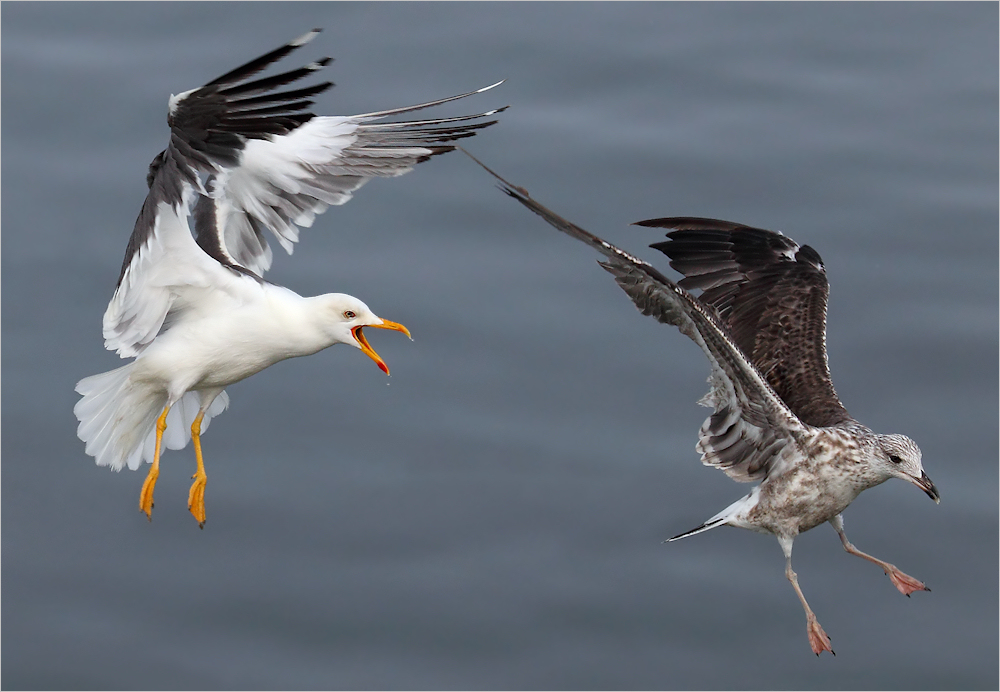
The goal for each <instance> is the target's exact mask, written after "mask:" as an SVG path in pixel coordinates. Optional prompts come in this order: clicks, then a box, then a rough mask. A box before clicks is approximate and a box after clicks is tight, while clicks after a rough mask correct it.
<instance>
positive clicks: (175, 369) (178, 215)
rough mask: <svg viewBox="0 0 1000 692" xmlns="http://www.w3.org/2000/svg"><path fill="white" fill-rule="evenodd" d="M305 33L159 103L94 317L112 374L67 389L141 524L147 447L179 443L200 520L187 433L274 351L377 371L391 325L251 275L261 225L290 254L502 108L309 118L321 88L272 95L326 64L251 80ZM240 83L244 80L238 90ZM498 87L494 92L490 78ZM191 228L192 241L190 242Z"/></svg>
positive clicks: (262, 256)
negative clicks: (137, 207) (375, 333)
mask: <svg viewBox="0 0 1000 692" xmlns="http://www.w3.org/2000/svg"><path fill="white" fill-rule="evenodd" d="M318 31H319V30H318V29H317V30H314V31H310V32H308V33H306V34H305V35H303V36H301V37H300V38H298V39H296V40H294V41H292V42H290V43H288V44H286V45H284V46H282V47H280V48H278V49H276V50H274V51H272V52H270V53H268V54H266V55H263V56H261V57H259V58H257V59H255V60H252V61H250V62H248V63H246V64H245V65H242V66H241V67H238V68H236V69H234V70H232V71H230V72H227V73H226V74H224V75H223V76H221V77H219V78H217V79H214V80H212V81H211V82H209V83H208V84H206V85H205V86H203V87H200V88H198V89H192V90H190V91H187V92H184V93H182V94H180V95H178V96H171V97H170V101H169V107H168V115H167V123H168V124H169V126H170V142H169V144H168V146H167V148H166V149H164V150H163V151H162V152H160V153H159V154H158V155H157V156H156V157H155V158H154V159H153V162H152V163H151V164H150V167H149V173H148V175H147V178H146V181H147V183H148V186H149V193H148V195H147V197H146V200H145V202H144V203H143V205H142V210H141V211H140V213H139V218H138V220H137V221H136V224H135V228H134V230H133V232H132V236H131V238H130V239H129V242H128V248H127V250H126V253H125V260H124V262H123V264H122V269H121V273H120V275H119V278H118V285H117V288H116V290H115V293H114V296H113V297H112V299H111V302H110V303H109V305H108V308H107V311H106V312H105V314H104V337H105V346H106V347H107V348H108V349H111V350H114V351H117V353H118V354H119V355H120V356H121V357H122V358H131V357H134V358H135V360H133V361H132V362H130V363H128V364H127V365H125V366H123V367H120V368H118V369H116V370H112V371H110V372H106V373H102V374H99V375H94V376H92V377H87V378H85V379H83V380H81V381H80V382H79V383H78V384H77V386H76V391H77V392H79V393H80V394H82V395H83V398H82V399H81V400H80V401H79V402H78V403H77V404H76V406H75V407H74V413H75V414H76V417H77V418H78V419H79V421H80V425H79V428H78V435H79V437H80V438H81V439H82V440H83V441H84V442H85V443H86V451H87V453H88V454H90V455H92V456H93V457H94V458H95V460H96V462H97V464H98V465H99V466H110V467H111V468H113V469H115V470H120V469H121V468H122V467H124V466H126V465H127V466H128V467H129V468H131V469H137V468H138V467H139V466H140V464H141V463H142V461H143V460H145V461H147V462H150V463H151V464H152V466H151V467H150V470H149V474H148V475H147V477H146V481H145V483H144V484H143V487H142V491H141V493H140V501H139V507H140V509H141V510H142V511H143V512H145V513H146V515H147V517H152V509H153V490H154V487H155V484H156V479H157V477H158V475H159V464H160V453H161V451H162V447H163V446H166V447H168V448H171V449H180V448H182V447H184V446H185V445H186V444H187V442H188V440H189V439H193V441H194V450H195V457H196V461H197V471H196V473H195V475H194V476H193V478H194V484H193V485H192V486H191V490H190V493H189V496H188V508H189V509H190V511H191V513H192V514H193V515H194V517H195V518H196V519H197V520H198V523H199V525H200V526H204V523H205V502H204V494H205V483H206V479H207V476H206V474H205V469H204V462H203V459H202V453H201V441H200V437H201V433H202V432H203V431H204V430H205V429H206V428H207V427H208V423H209V421H210V420H211V418H212V417H213V416H216V415H218V414H219V413H221V412H222V411H223V410H224V409H225V408H226V406H227V405H228V401H229V399H228V397H227V395H226V393H225V391H224V390H225V388H226V387H227V386H228V385H230V384H233V383H234V382H239V381H240V380H242V379H244V378H246V377H249V376H250V375H253V374H254V373H257V372H259V371H261V370H263V369H264V368H266V367H268V366H270V365H273V364H274V363H276V362H278V361H281V360H284V359H286V358H293V357H296V356H306V355H310V354H313V353H316V352H317V351H320V350H322V349H324V348H327V347H329V346H332V345H334V344H339V343H343V344H350V345H351V346H354V347H356V348H359V349H361V351H362V352H364V353H365V354H366V355H368V356H369V357H370V358H371V359H372V360H374V361H375V362H376V363H377V364H378V366H379V367H380V368H381V369H382V370H383V371H384V372H385V373H386V374H388V373H389V369H388V367H386V365H385V363H384V362H383V361H382V359H381V358H380V357H379V356H378V354H377V353H375V351H374V350H372V348H371V346H370V345H369V344H368V341H367V340H366V338H365V336H364V335H363V333H362V329H363V327H373V328H374V327H377V328H381V329H392V330H396V331H400V332H402V333H404V334H406V335H407V336H409V331H407V329H406V327H404V326H402V325H401V324H397V323H395V322H390V321H388V320H383V319H381V318H379V317H377V316H376V315H375V314H374V313H373V312H372V311H371V310H370V309H369V308H368V306H367V305H365V304H364V303H363V302H362V301H360V300H358V299H357V298H354V297H352V296H348V295H345V294H340V293H332V294H326V295H322V296H317V297H312V298H307V297H302V296H300V295H298V294H296V293H294V292H293V291H291V290H289V289H287V288H283V287H281V286H277V285H275V284H272V283H270V282H268V281H265V280H264V279H263V278H262V275H263V274H264V272H265V271H266V270H267V269H268V268H269V267H270V266H271V259H272V253H271V249H270V246H269V244H268V241H267V239H266V238H265V235H264V230H265V229H267V230H269V231H270V232H271V233H273V235H274V237H275V238H276V239H277V240H278V242H279V244H280V245H281V246H282V247H283V248H284V249H285V250H286V251H287V252H288V253H291V252H292V247H293V243H295V242H296V241H297V240H298V234H299V231H298V227H308V226H310V225H312V222H313V219H314V218H315V216H316V215H317V214H321V213H323V212H324V211H325V210H326V209H327V207H328V206H329V205H337V204H343V203H344V202H346V201H348V200H349V199H350V198H351V196H352V195H353V193H354V192H355V191H356V190H357V189H358V188H359V187H361V186H362V185H363V184H365V183H366V182H367V181H368V180H370V179H371V178H373V177H392V176H398V175H402V174H403V173H406V172H408V171H410V170H411V169H412V168H413V166H414V165H416V164H417V163H420V162H422V161H425V160H427V159H429V158H431V157H432V156H435V155H437V154H442V153H445V152H448V151H451V150H453V149H454V148H455V147H454V145H453V144H448V142H452V141H454V140H458V139H461V138H464V137H471V136H472V135H474V134H475V133H476V131H477V130H479V129H481V128H484V127H488V126H490V125H492V124H493V123H495V122H496V121H495V120H492V121H485V120H483V118H485V117H487V116H491V115H494V114H496V113H498V112H500V111H501V110H503V109H497V110H491V111H488V112H485V113H479V114H476V115H464V116H457V117H449V118H435V119H424V120H411V121H403V122H392V121H389V122H387V121H385V118H386V117H388V116H395V115H398V114H401V113H409V112H412V111H416V110H420V109H423V108H427V107H430V106H436V105H439V104H442V103H446V102H448V101H454V100H457V99H461V98H464V97H466V96H471V95H472V94H477V93H481V92H483V91H486V90H487V89H491V88H493V86H496V84H494V85H492V86H490V87H486V88H484V89H479V90H477V91H474V92H470V93H467V94H461V95H459V96H453V97H450V98H445V99H440V100H437V101H432V102H430V103H423V104H420V105H416V106H409V107H405V108H396V109H391V110H384V111H379V112H374V113H366V114H362V115H354V116H346V117H340V116H337V117H316V116H314V115H313V114H312V113H310V112H309V110H308V109H309V107H310V106H311V105H312V104H313V102H312V100H311V97H313V96H315V95H316V94H319V93H321V92H323V91H325V90H326V89H328V88H329V87H331V86H332V84H331V83H330V82H323V83H320V84H314V85H311V86H306V87H300V88H294V89H290V90H285V91H276V90H277V89H279V88H280V87H283V86H285V85H287V84H290V83H292V82H295V81H297V80H299V79H301V78H303V77H308V76H309V75H312V74H313V73H314V72H315V71H317V70H319V69H320V68H322V67H323V66H325V65H326V64H328V63H329V62H330V59H329V58H323V59H321V60H319V61H316V62H313V63H310V64H308V65H306V66H304V67H301V68H298V69H295V70H291V71H289V72H284V73H282V74H278V75H273V76H270V77H262V78H258V79H255V80H250V78H251V77H253V76H254V75H255V74H257V73H258V72H260V71H261V70H263V69H264V68H266V67H268V66H269V65H271V64H272V63H274V62H276V61H278V60H280V59H281V58H284V57H285V56H287V55H288V54H289V53H291V52H292V51H294V50H296V49H298V48H300V47H301V46H303V45H305V44H306V43H308V42H309V41H310V40H312V39H313V38H314V37H315V36H316V35H317V33H318ZM248 80H250V81H248ZM498 84H499V83H498ZM192 233H193V234H192Z"/></svg>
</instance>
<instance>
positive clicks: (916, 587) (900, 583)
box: [886, 565, 930, 598]
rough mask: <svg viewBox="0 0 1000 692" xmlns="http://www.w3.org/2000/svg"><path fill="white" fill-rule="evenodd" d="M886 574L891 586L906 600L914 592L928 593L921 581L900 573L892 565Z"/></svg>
mask: <svg viewBox="0 0 1000 692" xmlns="http://www.w3.org/2000/svg"><path fill="white" fill-rule="evenodd" d="M886 574H888V575H889V580H890V581H892V585H893V586H895V587H896V588H897V589H899V593H901V594H903V595H904V596H906V597H907V598H909V597H910V594H911V593H913V592H914V591H930V589H928V588H927V586H925V585H924V583H923V582H922V581H920V580H919V579H914V578H913V577H911V576H910V575H908V574H904V573H903V572H900V571H899V570H898V569H896V568H895V566H893V565H889V569H888V570H886Z"/></svg>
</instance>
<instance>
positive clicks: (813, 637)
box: [778, 536, 837, 656]
mask: <svg viewBox="0 0 1000 692" xmlns="http://www.w3.org/2000/svg"><path fill="white" fill-rule="evenodd" d="M778 542H779V543H781V549H782V550H783V551H784V552H785V576H786V577H787V578H788V581H790V582H791V583H792V588H793V589H795V594H796V595H797V596H798V597H799V600H800V601H801V602H802V608H803V609H804V610H805V611H806V635H807V636H808V637H809V646H810V648H811V649H812V652H813V653H814V654H816V655H817V656H819V655H820V654H821V653H823V652H824V651H829V652H830V653H831V654H833V655H834V656H836V655H837V654H836V653H834V651H833V648H832V647H831V646H830V637H828V636H827V635H826V632H824V631H823V628H822V627H821V626H820V624H819V621H817V620H816V615H815V614H814V613H813V611H812V608H810V607H809V603H807V602H806V597H805V596H804V595H803V594H802V589H800V588H799V579H798V575H796V574H795V572H794V571H793V570H792V539H791V538H782V537H780V536H779V537H778Z"/></svg>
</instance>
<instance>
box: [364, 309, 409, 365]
mask: <svg viewBox="0 0 1000 692" xmlns="http://www.w3.org/2000/svg"><path fill="white" fill-rule="evenodd" d="M366 326H368V327H373V328H375V329H392V330H393V331H396V332H403V333H404V334H406V336H408V337H410V338H411V339H412V338H413V337H412V336H410V330H409V329H407V328H406V327H404V326H403V325H401V324H397V323H396V322H390V321H389V320H382V324H369V325H361V326H358V327H351V334H352V335H353V336H354V339H355V340H356V341H357V342H358V345H359V346H361V350H362V352H364V354H365V355H366V356H368V357H369V358H371V359H372V360H373V361H375V365H377V366H378V367H379V368H380V369H381V370H382V372H384V373H385V374H386V375H388V374H389V366H388V365H386V364H385V361H384V360H382V359H381V358H380V357H379V355H378V354H377V353H375V349H373V348H372V347H371V346H369V345H368V339H366V338H365V335H364V334H363V333H362V332H361V330H362V329H364V327H366Z"/></svg>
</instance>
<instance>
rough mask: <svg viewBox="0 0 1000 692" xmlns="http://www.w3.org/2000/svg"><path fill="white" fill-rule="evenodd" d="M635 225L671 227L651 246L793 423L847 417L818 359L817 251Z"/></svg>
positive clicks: (677, 221) (732, 234)
mask: <svg viewBox="0 0 1000 692" xmlns="http://www.w3.org/2000/svg"><path fill="white" fill-rule="evenodd" d="M636 225H639V226H647V227H655V228H671V229H675V230H673V232H671V233H668V234H667V237H668V238H669V240H667V241H664V242H660V243H654V244H653V245H651V247H653V248H656V249H657V250H660V251H661V252H663V253H664V254H666V255H667V256H668V257H670V266H671V267H673V268H674V269H676V270H677V271H679V272H680V273H682V274H683V275H684V278H683V279H681V281H680V282H679V284H680V286H682V287H684V288H686V289H688V290H700V291H701V295H700V296H699V299H700V300H701V301H702V302H704V303H707V304H709V305H711V306H712V307H714V308H715V309H716V311H717V312H718V314H719V317H720V318H721V319H722V322H723V323H724V324H725V325H726V326H727V327H728V328H729V333H730V334H731V335H732V337H733V340H734V341H735V343H736V345H737V346H738V347H739V348H740V350H742V351H743V353H745V354H746V355H747V356H748V357H749V358H750V362H751V363H753V365H754V367H756V368H757V370H758V371H759V372H761V373H762V374H763V375H764V377H765V378H766V379H767V381H768V384H770V385H771V387H772V388H773V389H774V391H775V392H776V393H777V394H778V396H780V397H781V398H782V400H784V402H785V403H786V404H787V405H788V408H790V409H791V410H792V411H793V412H794V413H795V415H796V416H798V417H799V419H800V420H801V421H802V422H804V423H806V424H808V425H814V426H833V425H840V424H847V423H851V422H852V421H853V419H852V418H851V416H850V414H848V412H847V410H846V409H845V408H844V406H843V404H841V402H840V399H839V398H838V397H837V393H836V391H834V388H833V382H832V380H831V378H830V370H829V365H828V363H827V355H826V305H827V297H828V296H829V293H830V285H829V283H828V282H827V278H826V269H825V268H824V266H823V261H822V259H820V256H819V254H818V253H817V252H816V251H815V250H813V249H812V248H811V247H809V246H808V245H803V246H800V245H798V244H797V243H796V242H795V241H793V240H791V239H790V238H787V237H785V236H784V235H782V234H780V233H775V232H773V231H767V230H764V229H760V228H752V227H749V226H744V225H742V224H737V223H732V222H729V221H718V220H715V219H701V218H691V217H673V218H663V219H649V220H647V221H640V222H638V223H637V224H636Z"/></svg>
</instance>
